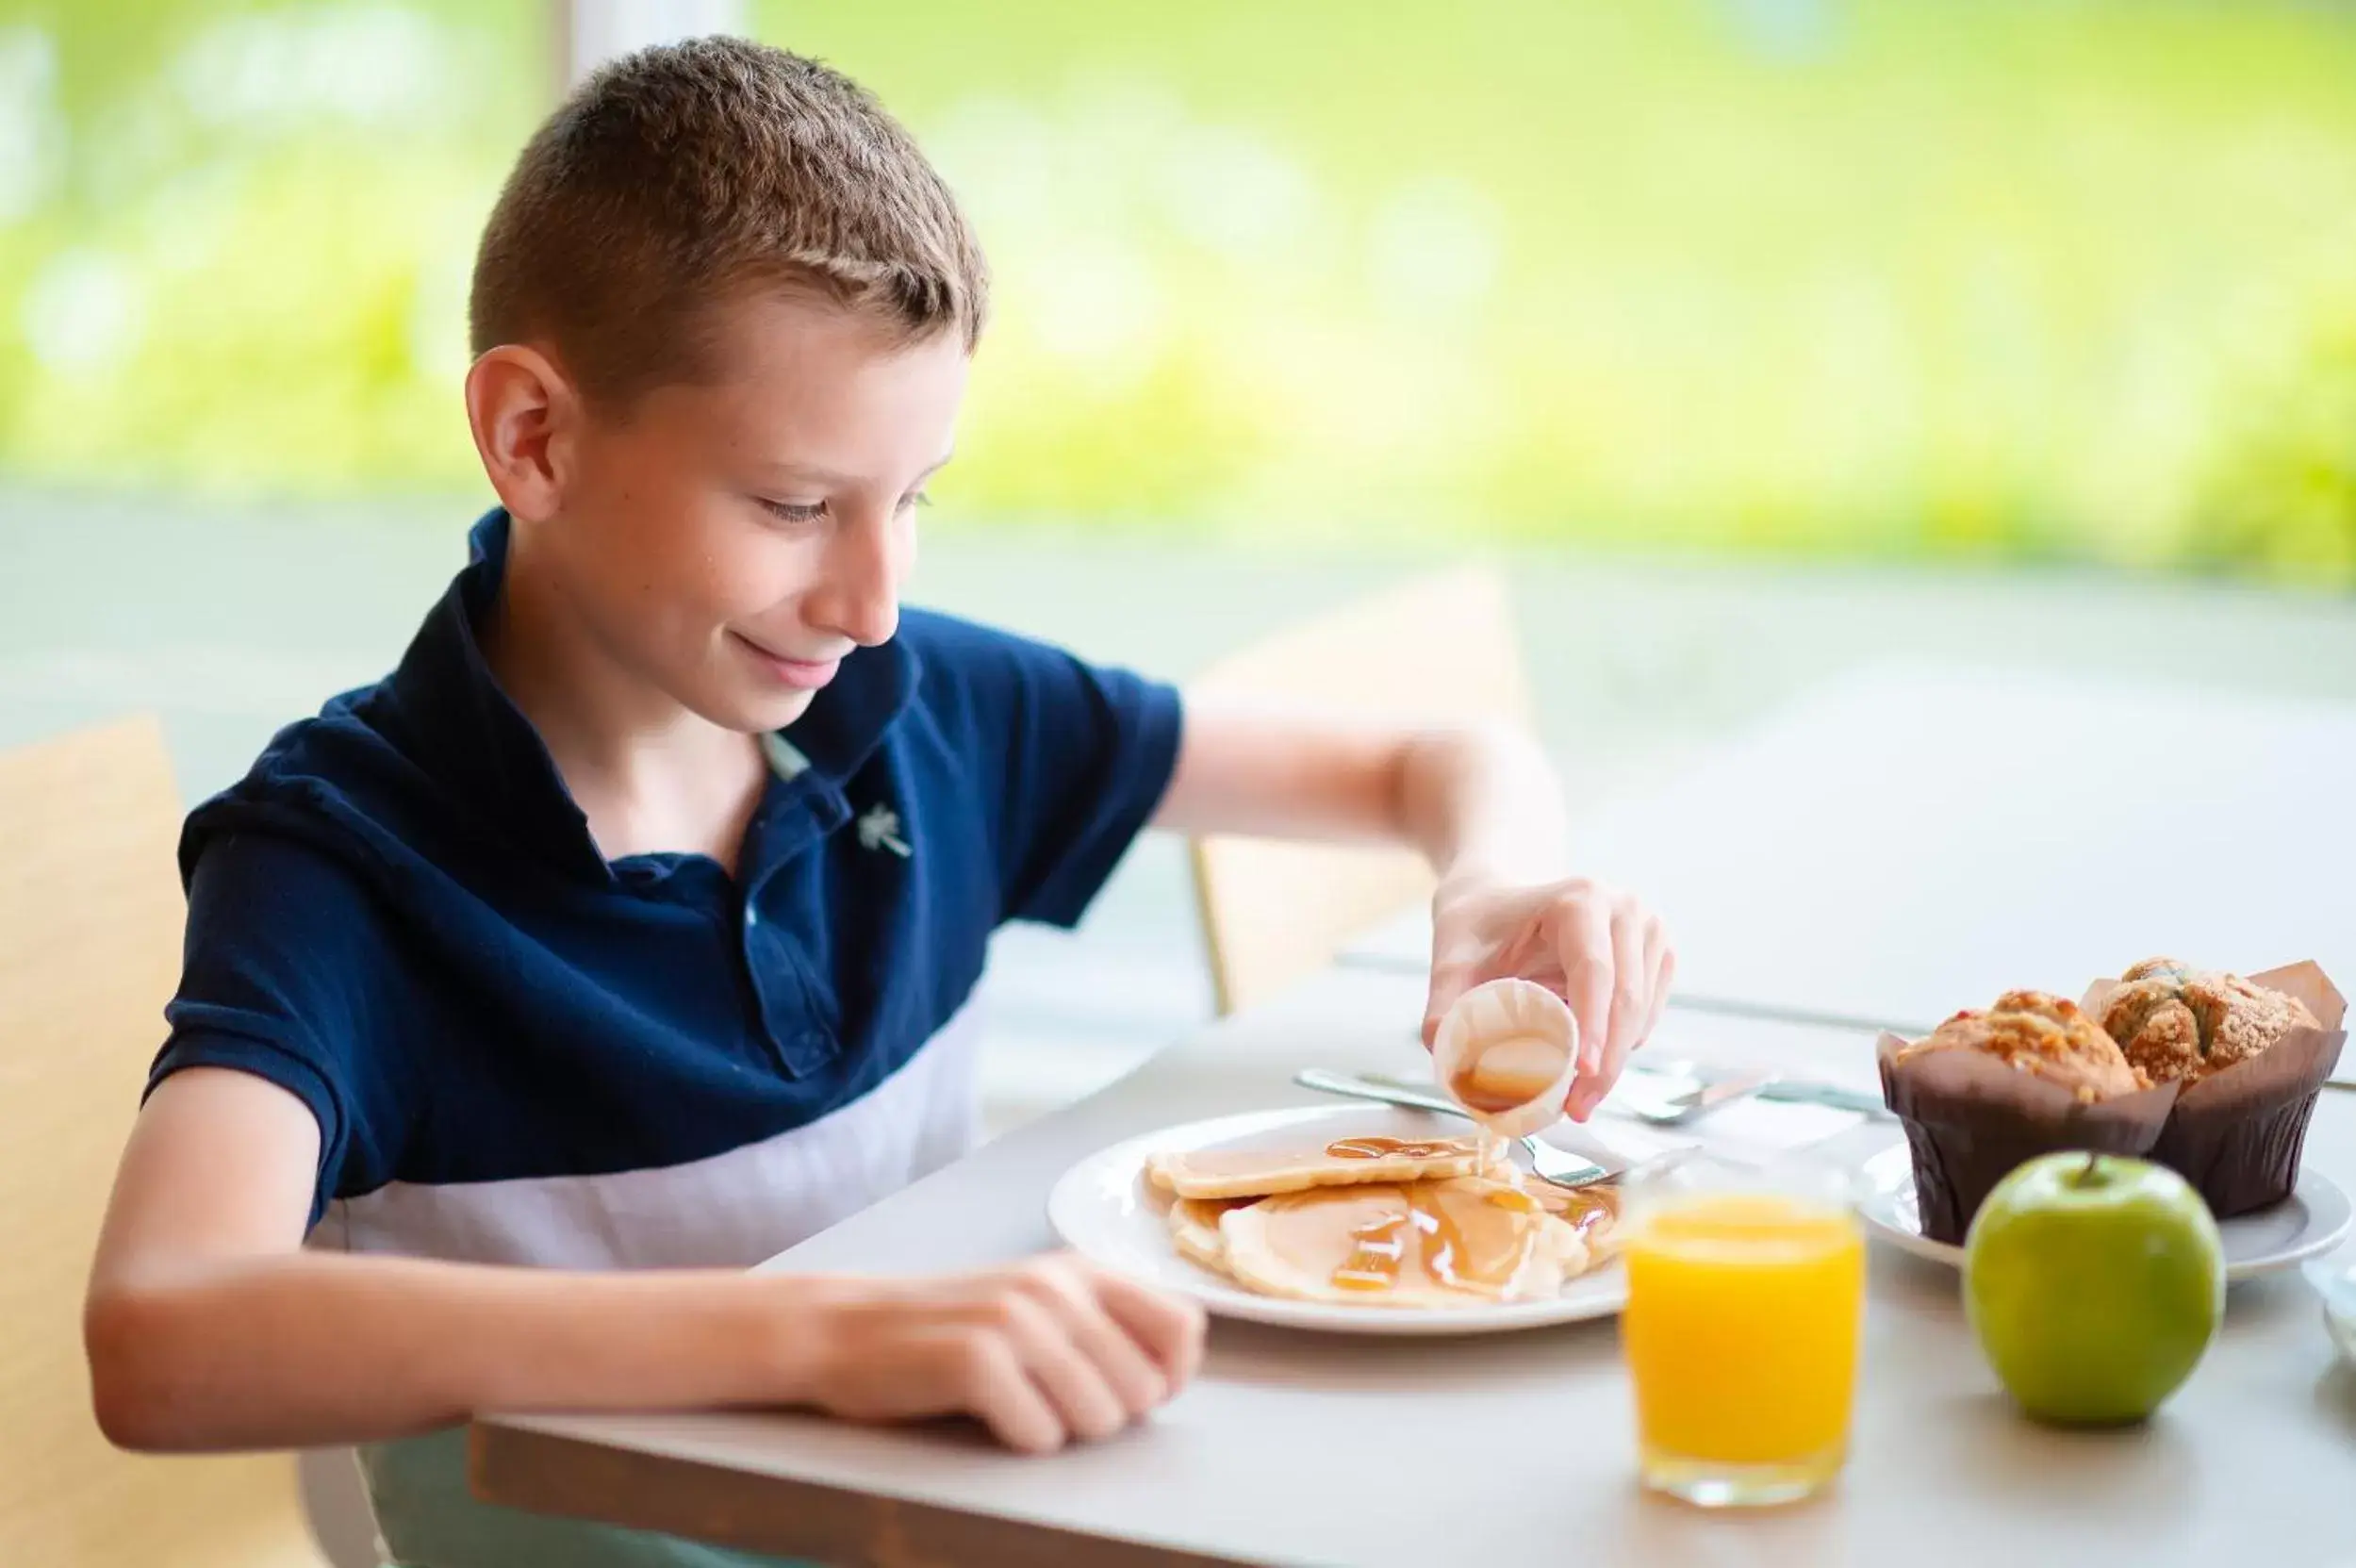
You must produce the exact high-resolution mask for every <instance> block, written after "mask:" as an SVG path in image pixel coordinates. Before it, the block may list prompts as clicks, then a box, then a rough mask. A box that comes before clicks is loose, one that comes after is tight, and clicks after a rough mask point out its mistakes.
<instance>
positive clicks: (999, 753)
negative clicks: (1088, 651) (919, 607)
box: [903, 612, 1182, 927]
mask: <svg viewBox="0 0 2356 1568" xmlns="http://www.w3.org/2000/svg"><path fill="white" fill-rule="evenodd" d="M903 624H904V634H903V635H909V636H910V637H911V640H912V642H913V643H914V646H915V649H916V652H917V654H918V656H919V658H920V659H922V661H923V668H924V675H923V680H924V685H925V688H926V691H927V694H928V700H931V698H932V697H933V696H934V695H935V683H941V684H942V685H945V686H947V688H948V690H947V694H946V695H947V696H949V697H951V698H952V700H953V701H954V705H955V706H956V707H957V708H958V709H959V710H960V714H961V717H962V718H963V720H964V722H963V724H962V725H961V726H960V728H961V729H962V730H963V731H964V740H965V744H966V745H967V747H968V748H969V749H970V751H971V753H972V755H971V759H970V760H971V762H972V776H973V777H974V779H975V781H976V783H977V784H978V785H979V786H980V791H981V794H982V796H983V799H982V800H981V801H980V802H979V804H980V807H981V810H982V813H983V816H984V817H985V819H986V822H987V828H988V831H989V833H990V834H991V838H992V844H993V849H994V853H995V860H996V864H997V872H998V890H999V900H1000V910H1001V917H1002V918H1005V919H1010V920H1036V921H1041V922H1044V923H1046V924H1048V925H1056V926H1064V927H1069V926H1073V925H1076V924H1078V923H1079V917H1080V916H1081V915H1082V914H1083V913H1085V912H1086V910H1087V908H1088V905H1089V902H1090V901H1091V900H1093V899H1095V897H1096V893H1097V891H1098V889H1100V888H1102V887H1103V885H1104V883H1105V880H1106V879H1107V878H1108V877H1110V876H1111V875H1112V870H1113V867H1116V866H1118V865H1119V864H1120V861H1121V856H1122V855H1123V854H1124V853H1125V852H1127V850H1128V849H1129V845H1130V844H1131V843H1132V842H1133V841H1134V840H1135V839H1136V837H1137V835H1138V834H1139V833H1140V832H1141V831H1142V830H1143V829H1144V828H1145V822H1146V819H1147V818H1148V817H1151V816H1152V815H1153V812H1154V808H1155V807H1156V806H1157V805H1159V804H1160V803H1161V801H1162V795H1163V793H1164V792H1165V791H1166V790H1167V789H1168V787H1169V784H1170V775H1171V771H1172V769H1173V768H1175V767H1177V764H1178V736H1179V731H1180V728H1181V723H1182V718H1181V712H1180V706H1179V701H1178V692H1177V690H1176V689H1175V688H1173V687H1171V686H1169V685H1164V684H1163V683H1161V682H1158V681H1149V680H1146V679H1145V678H1143V677H1141V676H1138V675H1136V674H1133V673H1131V672H1129V671H1128V670H1125V669H1116V668H1107V667H1104V666H1099V665H1093V664H1090V663H1088V662H1086V661H1085V660H1082V659H1079V658H1078V657H1076V656H1074V655H1073V654H1071V653H1069V652H1064V651H1063V649H1060V648H1056V647H1054V646H1052V645H1050V644H1047V643H1043V642H1034V641H1031V640H1030V639H1028V638H1025V637H1019V636H1015V635H1012V634H1010V633H1005V632H999V631H995V630H992V629H990V628H987V627H982V626H977V625H974V624H972V623H970V622H966V621H961V620H956V619H951V618H948V617H946V616H938V615H924V614H921V613H916V612H912V613H911V615H910V616H909V618H908V619H907V620H906V621H905V622H904V623H903Z"/></svg>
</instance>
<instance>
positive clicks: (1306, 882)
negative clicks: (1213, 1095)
mask: <svg viewBox="0 0 2356 1568" xmlns="http://www.w3.org/2000/svg"><path fill="white" fill-rule="evenodd" d="M1188 693H1189V695H1190V697H1210V696H1228V695H1232V696H1236V697H1243V698H1251V699H1261V698H1264V699H1267V700H1270V701H1281V702H1287V703H1299V704H1303V705H1308V706H1314V707H1317V708H1323V709H1333V710H1347V711H1351V712H1357V713H1363V714H1368V715H1378V716H1380V717H1383V718H1414V719H1428V720H1442V721H1448V720H1453V721H1457V722H1464V721H1467V720H1475V719H1478V720H1487V721H1499V720H1502V721H1507V722H1510V723H1515V724H1520V725H1524V726H1527V725H1528V724H1529V722H1530V691H1529V678H1528V675H1527V673H1526V671H1525V670H1524V667H1523V663H1522V651H1521V643H1520V640H1519V638H1518V637H1517V636H1516V635H1515V631H1514V622H1513V610H1512V604H1511V602H1510V601H1509V600H1508V596H1507V592H1506V587H1505V585H1504V583H1503V582H1502V581H1500V580H1499V578H1498V577H1497V576H1496V574H1495V573H1494V572H1491V571H1488V570H1485V569H1463V570H1458V571H1452V572H1448V573H1444V574H1442V575H1438V576H1432V577H1425V578H1419V579H1416V580H1414V581H1412V582H1409V583H1407V584H1405V585H1403V586H1399V587H1396V588H1393V589H1392V590H1390V591H1388V592H1385V593H1381V594H1378V595H1376V596H1374V597H1372V598H1369V599H1365V600H1361V601H1359V602H1356V603H1352V604H1349V605H1345V606H1343V608H1341V609H1339V610H1336V611H1333V612H1331V613H1329V614H1327V615H1324V616H1321V617H1319V618H1318V619H1314V620H1310V621H1307V622H1304V623H1303V624H1301V625H1298V626H1294V627H1291V628H1289V629H1287V630H1285V631H1283V632H1281V633H1278V634H1277V635H1276V636H1274V637H1271V638H1269V639H1268V640H1266V641H1264V642H1261V643H1259V644H1257V645H1255V646H1253V647H1251V648H1248V649H1245V650H1244V651H1243V652H1239V653H1236V654H1234V655H1233V656H1231V657H1229V658H1227V659H1225V660H1223V661H1221V662H1220V663H1219V664H1217V665H1215V666H1213V667H1212V668H1211V669H1209V670H1207V671H1206V672H1204V674H1202V675H1201V676H1200V677H1198V678H1197V679H1196V680H1194V681H1193V682H1191V683H1189V685H1188ZM1193 851H1194V892H1195V901H1196V905H1197V908H1198V910H1199V913H1200V915H1201V917H1202V929H1203V942H1204V947H1205V948H1206V949H1208V951H1209V953H1210V956H1211V985H1212V989H1213V991H1214V993H1215V994H1216V996H1217V999H1218V1004H1219V1011H1220V1012H1222V1013H1231V1012H1233V1011H1235V1010H1236V1009H1237V1008H1239V1007H1243V1006H1245V1005H1248V1004H1249V1003H1250V1002H1252V1001H1254V1000H1256V999H1260V998H1261V997H1264V996H1267V995H1268V994H1270V993H1271V992H1274V991H1276V990H1278V989H1280V988H1281V987H1283V986H1284V985H1286V984H1289V983H1290V982H1293V981H1294V980H1296V979H1298V978H1300V977H1301V976H1302V975H1305V974H1307V973H1309V972H1310V971H1311V970H1313V969H1316V968H1318V967H1320V966H1323V965H1325V964H1326V963H1328V962H1330V961H1331V960H1332V958H1333V955H1334V954H1335V953H1336V952H1337V951H1338V950H1340V949H1341V948H1342V947H1343V946H1344V945H1345V944H1346V943H1348V942H1349V941H1350V940H1351V939H1352V938H1354V937H1356V936H1358V935H1359V934H1361V933H1363V932H1364V931H1365V930H1366V929H1367V928H1368V927H1370V926H1372V925H1374V924H1376V923H1377V922H1379V921H1380V920H1382V919H1384V918H1385V917H1386V916H1391V915H1393V914H1396V913H1398V912H1399V911H1401V910H1403V909H1406V908H1408V907H1409V905H1411V904H1413V903H1414V902H1416V901H1417V900H1422V899H1426V898H1429V897H1430V896H1431V888H1432V877H1431V872H1430V871H1429V869H1428V868H1427V867H1425V865H1424V862H1423V860H1422V858H1421V857H1420V856H1418V855H1416V854H1413V853H1411V852H1409V851H1406V850H1390V849H1382V848H1367V847H1364V846H1355V845H1354V846H1347V847H1337V846H1330V845H1316V844H1293V843H1284V842H1278V841H1276V840H1271V839H1256V838H1229V837H1224V836H1211V837H1206V838H1198V839H1196V840H1194V845H1193Z"/></svg>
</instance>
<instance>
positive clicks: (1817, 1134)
mask: <svg viewBox="0 0 2356 1568" xmlns="http://www.w3.org/2000/svg"><path fill="white" fill-rule="evenodd" d="M1864 1120H1865V1116H1864V1114H1862V1113H1860V1112H1856V1111H1843V1110H1840V1109H1839V1108H1837V1107H1836V1106H1831V1105H1807V1104H1802V1103H1798V1102H1795V1101H1790V1100H1767V1099H1738V1100H1736V1101H1734V1102H1733V1103H1731V1104H1727V1105H1722V1106H1720V1107H1719V1108H1718V1109H1717V1110H1715V1111H1712V1112H1711V1113H1710V1114H1708V1115H1705V1116H1703V1117H1700V1118H1699V1119H1697V1120H1694V1121H1690V1122H1688V1123H1686V1124H1685V1125H1684V1126H1682V1127H1655V1126H1653V1125H1651V1124H1650V1123H1647V1122H1641V1121H1638V1120H1636V1119H1635V1118H1633V1117H1630V1116H1624V1115H1616V1114H1613V1113H1612V1109H1611V1102H1610V1101H1609V1100H1608V1099H1607V1100H1606V1101H1605V1102H1604V1105H1603V1111H1602V1114H1599V1115H1596V1116H1594V1117H1592V1118H1590V1120H1589V1121H1587V1122H1586V1123H1584V1124H1582V1123H1579V1122H1574V1121H1561V1122H1557V1123H1556V1124H1555V1125H1554V1126H1553V1127H1552V1128H1550V1129H1548V1130H1547V1131H1544V1132H1541V1133H1540V1134H1539V1137H1540V1138H1541V1139H1543V1140H1544V1141H1546V1142H1547V1143H1550V1144H1552V1145H1554V1146H1555V1147H1557V1148H1566V1149H1569V1150H1571V1151H1572V1152H1573V1153H1574V1154H1578V1155H1582V1156H1584V1157H1585V1158H1587V1159H1590V1160H1593V1161H1596V1162H1598V1163H1599V1164H1606V1165H1613V1166H1619V1165H1625V1164H1641V1163H1643V1162H1644V1161H1647V1160H1651V1159H1655V1158H1656V1157H1658V1156H1660V1155H1663V1154H1670V1153H1673V1152H1675V1151H1677V1150H1680V1149H1689V1148H1700V1149H1703V1150H1705V1151H1706V1152H1707V1153H1709V1154H1710V1155H1712V1156H1714V1157H1716V1158H1719V1159H1723V1160H1728V1161H1732V1162H1735V1163H1737V1164H1766V1163H1767V1162H1768V1161H1769V1160H1771V1159H1772V1158H1773V1157H1774V1156H1776V1155H1778V1154H1784V1153H1788V1152H1789V1151H1791V1150H1793V1149H1797V1148H1805V1147H1809V1146H1810V1145H1812V1144H1821V1143H1822V1142H1824V1141H1825V1140H1826V1139H1828V1138H1837V1137H1838V1136H1839V1135H1840V1134H1842V1133H1843V1132H1846V1131H1849V1130H1850V1129H1851V1128H1853V1127H1855V1126H1857V1125H1858V1124H1859V1123H1861V1122H1863V1121H1864Z"/></svg>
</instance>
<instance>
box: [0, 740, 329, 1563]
mask: <svg viewBox="0 0 2356 1568" xmlns="http://www.w3.org/2000/svg"><path fill="white" fill-rule="evenodd" d="M179 817H180V804H179V798H178V796H177V794H176V792H175V791H174V790H173V784H172V767H171V764H170V761H169V760H168V758H167V756H166V753H165V751H164V745H163V736H162V733H161V732H160V731H159V730H158V729H157V725H156V724H155V722H154V721H153V720H152V719H140V720H135V721H132V722H129V723H124V724H120V725H115V726H112V727H109V728H107V729H102V730H93V731H89V732H85V733H83V734H74V735H70V736H67V737H66V738H64V739H61V740H56V741H50V742H46V743H43V744H41V745H37V746H31V747H26V748H25V749H23V750H20V751H10V752H8V753H5V754H0V1562H5V1563H25V1564H33V1563H40V1564H42V1565H43V1568H50V1565H55V1568H84V1565H88V1568H118V1565H120V1568H154V1565H156V1564H158V1563H167V1562H168V1563H172V1564H173V1565H174V1568H294V1565H297V1564H300V1565H301V1568H319V1565H320V1563H321V1561H322V1559H321V1555H320V1553H319V1551H318V1549H317V1548H316V1547H315V1546H314V1545H313V1544H312V1541H311V1537H310V1534H309V1531H308V1528H307V1527H306V1526H305V1523H304V1515H303V1511H302V1501H301V1496H300V1494H299V1492H298V1491H297V1487H296V1476H295V1466H294V1461H292V1459H290V1458H288V1457H286V1456H283V1455H280V1456H267V1457H257V1458H242V1457H240V1458H206V1459H151V1458H141V1457H137V1456H133V1455H128V1454H123V1453H118V1452H116V1451H115V1450H114V1449H113V1448H112V1447H110V1446H108V1444H107V1441H106V1439H105V1438H104V1437H102V1436H101V1435H100V1434H99V1431H98V1425H97V1422H96V1419H95V1418H94V1417H93V1416H92V1414H91V1398H90V1378H89V1371H88V1363H87V1362H86V1361H85V1359H84V1357H83V1354H82V1336H81V1306H82V1293H83V1290H84V1288H85V1285H86V1282H87V1279H88V1277H89V1273H90V1263H91V1248H92V1246H93V1244H94V1243H95V1241H96V1240H97V1236H98V1226H99V1221H100V1219H101V1217H102V1216H103V1214H104V1212H105V1208H106V1203H107V1193H108V1190H109V1188H110V1187H111V1185H112V1182H113V1179H114V1168H115V1163H116V1161H117V1160H118V1159H119V1158H120V1157H121V1154H122V1151H123V1145H124V1140H125V1139H126V1138H127V1137H128V1136H129V1133H130V1127H131V1120H132V1117H133V1116H134V1115H135V1114H136V1113H137V1111H138V1108H139V1097H140V1083H141V1082H142V1081H143V1080H144V1078H145V1075H146V1068H147V1064H148V1061H149V1059H150V1058H151V1057H152V1056H153V1055H154V1054H155V1051H156V1048H157V1045H158V1044H159V1043H160V1042H161V1039H162V1032H163V1019H162V1008H163V1004H164V1002H165V1001H166V1000H167V999H170V997H171V995H172V991H173V983H174V982H175V980H176V979H177V977H178V974H179V966H180V933H181V927H182V925H183V923H184V921H185V916H186V910H185V907H184V905H183V903H182V900H181V896H180V883H179V878H178V877H177V875H176V874H175V872H174V870H173V842H174V837H175V834H176V833H177V830H178V825H179Z"/></svg>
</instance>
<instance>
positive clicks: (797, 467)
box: [767, 451, 957, 488]
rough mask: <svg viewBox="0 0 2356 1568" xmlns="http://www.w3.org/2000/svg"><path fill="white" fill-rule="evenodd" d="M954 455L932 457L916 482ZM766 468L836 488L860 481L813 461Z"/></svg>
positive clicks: (921, 482) (921, 481)
mask: <svg viewBox="0 0 2356 1568" xmlns="http://www.w3.org/2000/svg"><path fill="white" fill-rule="evenodd" d="M956 455H957V454H956V453H955V452H954V451H950V452H945V453H943V454H941V455H940V456H938V457H936V458H934V459H933V461H932V464H931V467H929V468H927V469H926V470H924V471H923V472H922V473H920V474H918V475H916V483H917V484H919V485H921V484H923V483H924V482H925V481H926V480H928V479H930V478H931V477H932V476H933V475H934V474H936V473H939V472H940V471H941V470H943V469H945V468H947V467H948V463H949V459H950V458H952V457H954V456H956ZM767 468H768V470H769V472H770V473H771V474H772V475H775V476H777V477H779V478H789V479H806V480H808V481H810V482H811V483H812V484H816V485H831V486H833V487H838V488H840V487H847V486H851V485H856V484H858V483H860V479H859V476H858V475H857V474H852V473H837V472H835V471H834V470H832V469H826V468H820V467H818V466H817V465H816V464H814V463H771V464H768V465H767Z"/></svg>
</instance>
